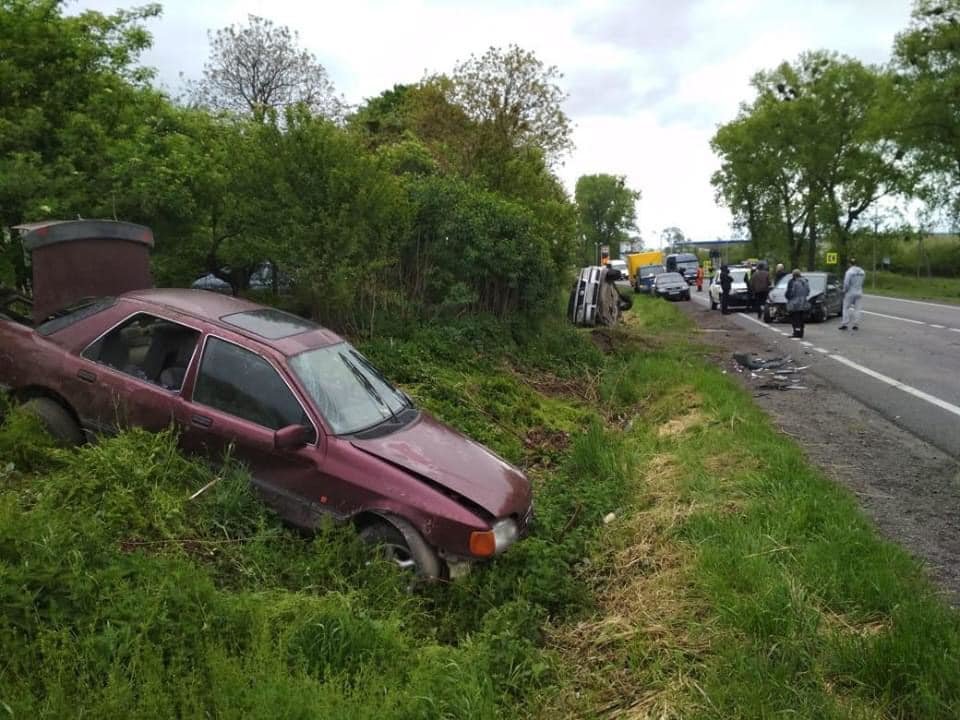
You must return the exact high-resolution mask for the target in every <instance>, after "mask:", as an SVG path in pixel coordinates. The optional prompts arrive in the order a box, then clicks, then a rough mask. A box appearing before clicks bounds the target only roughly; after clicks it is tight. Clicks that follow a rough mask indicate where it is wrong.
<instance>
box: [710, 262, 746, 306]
mask: <svg viewBox="0 0 960 720" xmlns="http://www.w3.org/2000/svg"><path fill="white" fill-rule="evenodd" d="M747 272H748V271H747V268H745V267H732V268H730V279H731V280H732V281H733V282H732V283H731V285H730V298H729V299H728V301H727V306H728V307H731V308H734V307H744V308H745V307H750V291H749V290H748V289H747ZM721 292H722V291H721V289H720V271H719V270H717V271H715V272H714V273H713V278H711V280H710V290H709V291H708V293H709V295H710V309H711V310H716V309H717V308H718V307H720V293H721Z"/></svg>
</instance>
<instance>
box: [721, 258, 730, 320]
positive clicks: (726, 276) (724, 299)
mask: <svg viewBox="0 0 960 720" xmlns="http://www.w3.org/2000/svg"><path fill="white" fill-rule="evenodd" d="M732 286H733V278H732V277H730V268H729V267H727V266H726V265H721V266H720V310H721V312H722V313H723V314H724V315H729V314H730V310H729V307H728V306H729V303H730V288H731V287H732Z"/></svg>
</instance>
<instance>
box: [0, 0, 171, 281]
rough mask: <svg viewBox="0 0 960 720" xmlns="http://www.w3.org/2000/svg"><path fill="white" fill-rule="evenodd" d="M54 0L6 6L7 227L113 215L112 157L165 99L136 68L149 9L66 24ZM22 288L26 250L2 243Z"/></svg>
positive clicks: (0, 82) (2, 27) (9, 1)
mask: <svg viewBox="0 0 960 720" xmlns="http://www.w3.org/2000/svg"><path fill="white" fill-rule="evenodd" d="M62 6H63V3H61V2H57V1H55V0H4V2H3V3H2V4H0V224H2V226H3V227H9V226H11V225H15V224H18V223H21V222H24V221H32V220H38V219H43V218H49V217H75V216H77V215H78V214H80V215H84V216H97V215H101V216H102V215H107V216H112V215H114V210H115V209H116V208H117V206H118V205H119V204H121V203H119V202H118V198H117V196H116V194H115V192H114V190H115V189H116V188H115V185H114V182H113V178H114V168H113V166H112V159H113V158H112V155H113V152H114V150H115V149H116V146H117V144H118V143H122V142H125V141H127V140H129V139H130V138H131V136H132V134H133V133H134V132H135V128H138V127H140V126H141V124H142V122H143V120H144V118H145V117H147V116H149V115H151V114H152V113H153V112H154V111H155V110H156V109H157V108H158V107H159V106H163V105H164V104H165V103H166V100H165V99H164V98H163V97H162V96H160V95H159V94H158V93H156V92H155V91H153V90H152V89H150V88H149V86H148V85H147V84H146V82H147V81H148V80H149V78H150V72H149V71H148V70H145V69H143V68H141V67H138V66H137V65H136V60H137V58H138V56H139V54H140V52H142V51H143V50H144V49H145V48H147V47H148V46H149V44H150V35H149V33H147V31H146V30H145V29H144V28H143V26H142V22H143V21H145V20H148V19H150V18H153V17H156V16H157V15H158V14H159V13H160V7H159V5H146V6H144V7H142V8H138V9H136V10H131V11H118V12H116V13H114V14H112V15H104V14H101V13H98V12H93V11H87V12H83V13H81V14H79V15H77V16H74V17H65V16H63V15H62ZM4 248H5V249H4V253H5V254H6V255H7V263H8V264H12V265H13V266H15V268H16V271H17V272H16V275H17V277H16V281H17V283H18V284H20V285H23V283H24V282H25V280H26V278H25V276H24V267H23V262H22V253H21V251H20V248H19V244H18V243H12V242H8V243H4Z"/></svg>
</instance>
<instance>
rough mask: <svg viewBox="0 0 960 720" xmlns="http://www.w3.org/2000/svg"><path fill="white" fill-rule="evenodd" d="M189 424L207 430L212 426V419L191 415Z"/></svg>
mask: <svg viewBox="0 0 960 720" xmlns="http://www.w3.org/2000/svg"><path fill="white" fill-rule="evenodd" d="M190 424H191V425H196V426H197V427H202V428H208V427H211V426H212V425H213V419H212V418H208V417H207V416H206V415H191V416H190Z"/></svg>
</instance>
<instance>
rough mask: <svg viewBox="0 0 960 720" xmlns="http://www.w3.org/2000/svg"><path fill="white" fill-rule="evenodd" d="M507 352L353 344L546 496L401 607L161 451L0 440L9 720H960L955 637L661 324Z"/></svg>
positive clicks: (745, 406)
mask: <svg viewBox="0 0 960 720" xmlns="http://www.w3.org/2000/svg"><path fill="white" fill-rule="evenodd" d="M521 330H522V329H519V328H517V329H514V331H513V332H510V331H509V330H508V329H507V328H505V327H504V326H502V325H499V324H496V323H492V322H484V321H471V322H465V323H459V324H456V325H447V326H442V327H433V326H431V327H425V328H422V329H421V330H420V331H419V332H417V333H416V334H415V335H414V336H412V337H408V338H406V339H390V338H378V339H376V340H373V341H370V342H367V343H366V344H365V345H364V348H363V349H364V350H365V352H367V353H368V354H369V355H370V356H371V357H372V358H374V359H375V360H376V362H377V363H378V364H379V365H380V366H382V367H383V368H384V370H385V371H386V372H387V373H388V374H389V375H390V376H392V377H393V378H395V379H396V380H398V381H399V382H401V383H402V384H403V385H404V387H405V388H406V389H407V390H408V391H409V392H411V394H413V395H414V396H415V397H416V398H417V400H418V401H419V403H420V404H422V405H423V406H424V407H426V408H428V409H429V410H430V411H431V412H433V413H435V414H436V415H438V416H439V417H441V418H443V419H445V420H447V421H448V422H451V423H452V424H454V425H456V426H457V427H459V428H461V429H463V430H464V431H466V432H468V433H469V434H471V435H472V436H474V437H476V438H477V439H479V440H481V441H482V442H484V443H487V444H488V445H490V446H491V447H493V448H494V449H495V450H497V452H499V453H501V454H502V455H504V456H506V457H508V458H509V459H511V460H512V461H514V462H516V463H518V464H520V465H521V466H523V467H524V469H525V470H526V471H527V472H528V474H529V475H530V477H531V478H532V480H533V482H534V484H535V487H536V502H537V527H536V530H535V532H534V534H533V536H532V537H530V538H528V539H527V540H526V541H524V542H523V543H521V544H520V545H518V546H517V547H516V548H514V549H513V550H511V552H509V553H507V554H506V555H504V556H503V557H502V558H500V559H498V560H497V561H496V562H494V563H491V564H490V565H488V566H484V567H481V568H479V569H478V571H477V572H474V573H472V574H471V575H469V576H468V577H466V578H462V579H461V580H458V581H457V582H455V583H452V584H450V585H439V586H435V587H431V588H428V589H427V590H425V591H423V592H419V593H417V594H412V595H411V594H409V593H408V592H406V587H405V581H404V579H403V578H400V577H398V576H397V573H395V572H394V570H393V568H392V567H388V566H384V565H382V564H379V563H371V562H369V555H368V554H367V553H366V552H365V550H364V548H362V547H360V546H359V544H358V542H357V540H356V537H355V535H354V533H353V532H352V531H351V530H350V529H348V528H337V527H330V528H326V529H324V530H323V531H322V532H320V533H319V534H318V536H316V537H314V538H309V539H308V538H303V537H300V536H297V535H295V534H293V533H291V532H289V531H287V530H286V529H284V528H283V526H281V525H280V524H279V523H278V522H277V521H276V520H275V518H273V517H272V516H271V515H270V513H268V512H267V511H266V510H264V509H263V508H262V507H261V506H260V505H259V504H257V503H256V502H255V501H254V500H253V499H252V497H251V496H250V494H249V492H248V491H247V488H246V481H245V478H244V475H243V471H242V469H241V468H237V467H234V466H227V467H226V468H225V469H222V470H219V471H212V470H210V469H208V468H206V467H203V466H201V465H198V464H196V463H193V462H190V461H188V460H185V459H184V458H182V457H181V456H180V455H179V454H178V453H177V452H176V451H175V443H174V439H173V438H172V437H170V436H169V435H150V434H146V433H142V432H130V433H127V434H125V435H123V436H121V437H118V438H114V439H111V440H106V441H103V442H101V443H100V444H98V445H96V446H90V447H85V448H82V449H80V450H76V451H63V450H58V449H56V448H54V447H52V446H51V445H50V443H49V442H47V441H46V440H45V439H44V436H43V434H42V433H41V432H40V431H39V430H38V428H37V427H36V426H35V425H34V424H33V423H32V422H31V421H30V419H29V418H26V417H24V416H22V415H20V414H18V413H11V414H9V415H8V418H7V420H6V422H5V424H4V425H3V426H2V427H0V647H2V648H3V656H2V658H0V717H3V716H4V714H6V715H7V716H10V717H14V718H32V717H75V716H78V715H86V716H92V717H98V718H99V717H105V718H109V717H118V718H119V717H133V716H136V717H169V716H173V715H176V716H181V717H198V718H199V717H209V716H216V717H271V718H272V717H304V718H306V717H324V718H367V717H369V718H434V717H437V718H494V717H554V716H560V717H612V716H614V715H617V714H621V713H622V714H625V716H628V717H646V716H651V717H716V718H721V717H722V718H727V717H762V716H766V715H773V714H775V713H778V712H792V713H793V714H794V715H796V716H799V717H810V718H822V717H838V718H839V717H844V718H846V717H865V718H867V717H925V718H928V717H929V718H936V717H943V718H947V717H955V716H957V714H958V713H960V674H958V673H957V671H956V668H957V666H958V653H960V622H958V619H957V616H956V615H955V614H954V613H953V612H952V611H950V610H948V609H946V607H945V606H944V605H943V604H942V603H940V602H939V600H938V599H937V597H936V595H935V594H934V592H933V591H932V589H931V588H930V587H929V585H928V584H927V583H926V581H925V580H924V578H923V577H922V575H921V573H920V571H919V569H918V568H917V566H916V565H915V564H914V563H913V562H912V561H911V560H910V559H908V558H907V557H906V556H905V555H904V554H903V553H902V552H901V551H899V550H898V549H897V548H895V547H893V546H891V545H889V544H886V543H883V542H882V541H880V540H878V539H877V537H876V535H875V533H874V532H873V531H872V529H871V528H870V527H869V526H868V524H867V523H866V522H865V521H864V520H863V519H862V518H861V517H860V515H859V514H858V512H857V511H856V509H855V506H854V503H853V501H852V500H851V498H850V497H849V496H848V495H847V494H846V493H844V492H842V491H840V490H839V489H837V488H836V487H835V486H833V485H832V484H830V483H829V482H827V481H826V480H824V479H823V478H822V477H821V476H820V475H819V474H818V473H816V472H815V471H813V470H812V469H811V468H810V467H809V466H808V465H807V464H806V463H805V461H804V459H803V456H802V453H801V452H800V451H799V449H797V448H796V447H795V446H794V445H793V444H792V443H791V442H790V441H789V440H788V439H786V438H784V437H783V436H782V435H779V434H778V433H776V432H775V431H774V430H773V429H771V428H770V426H769V424H768V422H767V420H766V418H765V417H764V416H763V415H762V414H761V413H760V412H759V411H758V410H756V409H755V408H754V407H753V405H752V404H751V402H750V399H749V397H748V396H747V395H745V394H744V393H743V392H742V391H741V390H740V389H739V388H738V387H736V385H735V384H734V382H733V381H732V380H731V379H729V378H727V377H724V376H723V375H722V374H720V372H719V371H718V370H717V369H715V368H713V367H711V366H709V365H708V363H707V361H706V360H705V359H704V357H703V352H702V350H701V349H699V348H697V347H696V346H694V345H692V344H691V343H690V341H689V338H690V337H691V332H692V330H691V328H690V326H689V324H688V323H687V321H686V320H685V318H684V317H683V316H682V315H681V314H680V313H678V312H676V309H675V308H673V307H671V306H670V305H668V304H667V303H663V302H658V301H653V300H649V299H646V298H640V299H638V302H637V304H636V305H635V309H634V311H632V312H630V313H628V315H627V322H626V324H625V325H624V327H622V328H618V329H616V330H614V331H596V332H594V333H590V332H587V331H575V330H573V329H571V328H569V327H565V326H562V325H557V326H555V327H551V328H547V329H545V331H544V332H542V333H540V334H537V335H536V336H533V337H530V336H526V337H524V336H523V332H522V331H521ZM515 337H521V338H522V340H521V341H519V342H518V341H516V340H514V338H515ZM214 478H219V479H218V482H217V483H216V484H214V485H213V486H212V487H211V488H210V489H209V490H208V491H206V492H205V493H203V494H201V495H200V496H199V497H198V498H197V499H195V500H188V499H187V498H189V496H190V495H191V494H192V493H193V492H194V491H195V490H196V489H198V488H200V487H202V486H203V485H205V484H206V483H208V482H209V481H210V480H212V479H214Z"/></svg>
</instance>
